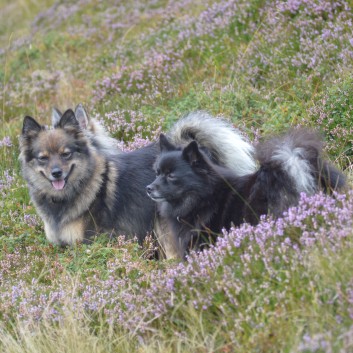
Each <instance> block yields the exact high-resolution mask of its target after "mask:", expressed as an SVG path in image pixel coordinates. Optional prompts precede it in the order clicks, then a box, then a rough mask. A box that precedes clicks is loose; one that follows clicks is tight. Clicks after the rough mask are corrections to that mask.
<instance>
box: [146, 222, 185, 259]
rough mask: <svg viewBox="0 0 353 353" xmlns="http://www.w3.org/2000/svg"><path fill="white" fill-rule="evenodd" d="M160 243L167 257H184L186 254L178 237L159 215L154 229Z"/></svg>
mask: <svg viewBox="0 0 353 353" xmlns="http://www.w3.org/2000/svg"><path fill="white" fill-rule="evenodd" d="M153 231H154V233H155V235H156V238H157V240H158V243H159V245H160V247H161V249H162V251H163V253H164V256H165V258H166V259H168V260H169V259H182V258H183V256H184V254H183V253H182V251H181V246H180V244H179V241H178V239H176V237H175V236H174V234H173V233H172V232H171V231H170V230H169V227H168V225H167V224H166V223H165V222H164V221H163V220H162V219H160V218H159V217H157V218H156V220H155V223H154V229H153Z"/></svg>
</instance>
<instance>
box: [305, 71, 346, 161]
mask: <svg viewBox="0 0 353 353" xmlns="http://www.w3.org/2000/svg"><path fill="white" fill-rule="evenodd" d="M352 89H353V79H352V78H351V77H349V76H348V77H345V78H341V79H339V80H337V81H336V82H335V83H334V85H332V86H331V87H330V88H328V89H327V90H326V91H325V92H324V93H323V94H321V96H320V98H319V99H318V100H317V102H316V104H315V106H314V107H313V108H312V109H311V110H310V116H311V118H312V120H313V121H314V123H315V124H317V125H318V126H319V127H320V129H322V131H323V132H324V133H325V135H326V137H327V139H328V141H329V142H330V143H329V144H328V152H329V153H330V154H331V155H333V156H334V157H336V158H337V160H338V162H339V164H340V165H342V166H343V167H346V168H347V167H349V166H350V164H351V157H352V155H353V153H352V146H353V145H352V140H353V130H352V115H353V98H352V94H351V92H352Z"/></svg>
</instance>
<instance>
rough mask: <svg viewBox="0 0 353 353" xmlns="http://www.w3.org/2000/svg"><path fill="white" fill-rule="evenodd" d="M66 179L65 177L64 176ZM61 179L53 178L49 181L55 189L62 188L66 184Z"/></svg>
mask: <svg viewBox="0 0 353 353" xmlns="http://www.w3.org/2000/svg"><path fill="white" fill-rule="evenodd" d="M65 179H66V178H65ZM65 179H61V180H54V181H52V182H51V184H52V185H53V187H54V189H55V190H62V189H63V188H64V187H65V185H66V180H65Z"/></svg>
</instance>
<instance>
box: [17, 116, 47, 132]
mask: <svg viewBox="0 0 353 353" xmlns="http://www.w3.org/2000/svg"><path fill="white" fill-rule="evenodd" d="M42 129H43V128H42V126H41V125H39V124H38V123H37V122H36V121H35V120H34V119H33V118H32V117H30V116H25V118H24V119H23V126H22V135H24V136H27V135H30V134H37V133H38V132H39V131H41V130H42Z"/></svg>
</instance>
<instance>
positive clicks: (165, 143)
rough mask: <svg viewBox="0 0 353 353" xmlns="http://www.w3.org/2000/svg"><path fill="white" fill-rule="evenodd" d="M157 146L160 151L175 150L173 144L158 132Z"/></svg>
mask: <svg viewBox="0 0 353 353" xmlns="http://www.w3.org/2000/svg"><path fill="white" fill-rule="evenodd" d="M159 147H160V149H161V152H169V151H175V150H176V148H175V146H174V145H173V144H172V143H170V142H169V140H168V139H167V137H166V136H165V135H164V134H160V136H159Z"/></svg>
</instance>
